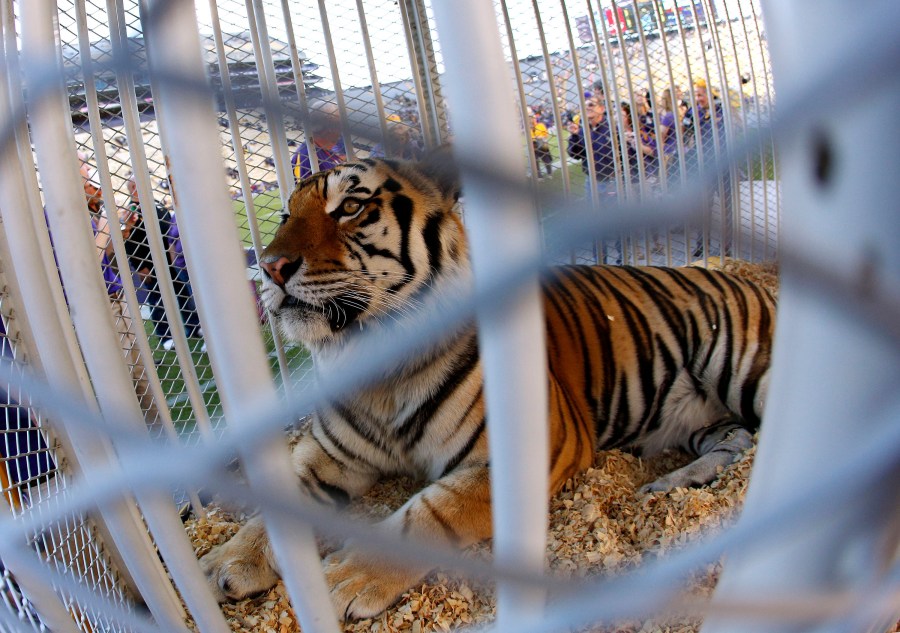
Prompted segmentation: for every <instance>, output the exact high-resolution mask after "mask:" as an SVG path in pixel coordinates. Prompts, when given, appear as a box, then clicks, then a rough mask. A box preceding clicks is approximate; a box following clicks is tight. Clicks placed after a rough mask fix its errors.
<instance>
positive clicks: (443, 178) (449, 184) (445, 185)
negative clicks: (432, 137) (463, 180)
mask: <svg viewBox="0 0 900 633" xmlns="http://www.w3.org/2000/svg"><path fill="white" fill-rule="evenodd" d="M419 171H421V172H422V174H423V175H424V176H426V177H427V178H428V179H429V180H431V181H432V182H434V183H435V184H436V185H437V186H438V188H439V189H440V190H441V194H443V195H444V197H447V198H450V199H452V200H453V201H454V202H455V201H456V200H457V199H458V198H459V194H460V178H459V166H458V165H457V164H456V159H455V158H454V157H453V148H452V147H451V146H450V145H447V144H444V145H439V146H438V147H435V148H434V149H431V150H429V151H428V152H427V153H426V154H425V156H423V157H422V159H421V160H420V161H419Z"/></svg>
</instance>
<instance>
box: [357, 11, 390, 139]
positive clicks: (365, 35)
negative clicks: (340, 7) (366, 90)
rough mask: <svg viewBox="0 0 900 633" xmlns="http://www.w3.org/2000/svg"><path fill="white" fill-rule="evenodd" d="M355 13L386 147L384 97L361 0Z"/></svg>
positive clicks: (386, 132)
mask: <svg viewBox="0 0 900 633" xmlns="http://www.w3.org/2000/svg"><path fill="white" fill-rule="evenodd" d="M356 14H357V15H358V16H359V29H360V32H361V33H362V39H363V47H364V48H365V49H366V62H367V63H368V64H369V78H370V79H371V81H372V95H373V96H374V97H375V112H376V113H377V114H378V126H379V128H380V129H381V139H382V146H383V147H384V148H385V149H387V147H388V142H387V141H388V129H387V117H386V116H385V113H384V99H382V97H381V84H380V83H379V82H378V72H377V71H376V69H375V55H374V54H373V53H372V42H371V40H370V39H369V25H368V23H367V22H366V12H365V9H364V8H363V3H362V0H356Z"/></svg>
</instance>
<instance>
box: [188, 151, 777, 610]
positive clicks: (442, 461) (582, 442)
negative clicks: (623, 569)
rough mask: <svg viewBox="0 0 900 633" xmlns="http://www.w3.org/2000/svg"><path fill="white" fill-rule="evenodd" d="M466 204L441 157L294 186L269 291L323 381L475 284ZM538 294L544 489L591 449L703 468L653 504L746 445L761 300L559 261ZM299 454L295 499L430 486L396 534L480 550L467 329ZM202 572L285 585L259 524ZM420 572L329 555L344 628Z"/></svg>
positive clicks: (481, 513)
mask: <svg viewBox="0 0 900 633" xmlns="http://www.w3.org/2000/svg"><path fill="white" fill-rule="evenodd" d="M456 191H457V188H456V182H455V174H454V173H453V170H452V169H447V168H446V167H445V166H444V165H443V164H442V163H440V162H439V161H438V160H437V159H426V160H425V161H424V162H423V163H416V164H412V163H397V162H393V161H387V160H364V161H362V162H359V163H355V164H347V165H344V166H340V167H337V168H335V169H333V170H331V171H328V172H324V173H320V174H317V175H315V176H313V177H311V178H309V179H307V180H305V181H303V182H302V183H300V184H299V186H298V187H297V188H296V190H295V191H294V193H293V195H292V196H291V198H290V203H289V213H288V214H287V215H285V216H284V222H283V224H282V226H281V228H280V229H279V231H278V232H277V234H276V235H275V237H274V238H273V240H272V242H271V243H270V244H269V246H268V247H267V248H266V250H265V251H264V253H263V254H262V256H261V264H262V266H263V268H264V270H265V272H266V275H265V281H264V284H263V289H262V298H263V301H264V302H265V305H266V307H267V308H268V310H269V313H270V314H271V315H272V316H273V317H274V318H275V319H276V320H277V322H278V324H279V326H280V328H281V330H282V332H283V333H284V335H285V336H286V337H287V338H288V339H292V340H296V341H300V342H302V343H304V344H306V345H307V346H308V347H309V348H310V350H311V351H312V354H313V355H314V357H315V358H316V361H317V365H318V366H319V368H320V370H324V371H327V368H328V367H330V366H332V365H333V363H335V362H339V361H341V360H343V361H346V360H350V361H352V360H353V350H354V345H353V341H354V338H355V337H356V336H357V335H358V333H359V332H360V331H363V332H366V331H369V332H372V331H377V329H378V328H381V327H384V326H385V324H389V323H391V322H393V321H395V320H396V319H399V318H401V317H402V316H403V315H404V314H406V313H408V312H411V311H415V310H418V309H420V308H421V307H422V306H424V305H427V304H429V303H430V302H432V301H435V300H438V301H439V300H440V296H441V292H442V288H446V287H447V286H449V285H451V284H454V283H456V282H459V281H463V282H465V280H466V279H468V277H469V261H468V256H467V247H466V240H465V236H464V233H463V227H462V223H461V221H460V219H459V217H458V215H457V214H456V213H455V212H454V210H453V207H454V203H455V196H456ZM543 291H544V311H545V315H546V323H547V342H548V352H547V353H548V360H549V380H550V383H549V399H550V410H549V423H550V438H551V447H550V450H551V453H552V454H551V469H552V471H551V486H552V490H551V492H553V491H555V490H556V489H558V488H559V487H560V486H561V485H562V484H563V482H565V481H566V479H567V478H569V477H571V476H572V475H574V474H575V473H577V472H578V471H580V470H582V469H584V468H586V467H588V466H589V465H590V464H591V461H592V459H593V456H594V454H595V452H596V450H597V449H598V448H607V447H616V446H629V447H632V448H634V449H635V450H640V451H644V452H645V453H649V452H654V451H658V450H661V449H664V448H667V447H683V448H686V449H687V450H689V451H691V452H693V453H694V454H695V455H697V459H696V460H695V461H694V462H692V463H690V464H688V465H687V466H685V467H684V468H682V469H680V470H678V471H675V472H673V473H670V474H668V475H666V476H665V477H663V478H662V479H660V480H658V481H656V482H653V483H651V484H649V485H647V486H645V490H646V491H650V492H653V491H666V490H669V489H671V488H673V487H675V486H688V485H702V484H706V483H708V482H710V481H711V480H713V479H714V478H715V477H716V474H717V470H718V469H720V468H721V467H722V466H724V465H726V464H728V463H730V462H731V461H733V460H734V459H735V457H736V456H737V455H739V454H740V452H741V451H742V450H743V449H745V448H747V447H748V446H749V445H750V441H751V433H752V431H753V429H755V428H756V427H757V425H758V424H759V418H760V413H761V411H762V407H763V401H764V398H765V393H766V387H767V382H768V376H769V358H770V350H771V344H772V334H773V327H774V309H775V308H774V302H773V300H772V297H771V296H770V295H769V294H768V293H767V292H766V291H765V290H762V289H760V288H759V287H757V286H755V285H753V284H752V283H750V282H748V281H745V280H743V279H740V278H737V277H734V276H731V275H728V274H725V273H721V272H711V271H707V270H705V269H701V268H682V269H672V268H650V267H646V268H631V267H608V266H561V267H555V268H552V269H550V270H549V271H548V272H547V274H546V277H545V279H544V282H543ZM435 297H437V299H435ZM351 326H352V327H351ZM323 368H324V369H323ZM293 461H294V466H295V469H296V473H297V476H298V478H299V480H300V482H301V483H302V486H303V488H304V489H305V490H306V491H307V492H308V494H309V495H310V497H312V498H314V499H316V500H318V501H321V502H322V503H326V504H331V503H338V502H342V501H345V500H347V499H349V498H353V497H356V496H358V495H361V494H363V493H364V492H365V491H366V490H368V489H369V488H370V487H371V486H372V485H373V484H374V483H375V482H376V480H378V479H379V478H380V477H382V476H384V475H387V474H396V473H403V474H411V475H414V476H423V477H426V478H428V479H429V480H431V481H432V482H433V483H432V484H431V485H429V486H427V487H425V488H424V489H423V490H421V491H420V492H419V493H417V494H416V495H415V496H413V497H412V498H411V499H410V500H409V501H408V502H407V503H406V504H405V505H404V506H403V507H401V508H400V509H399V510H397V511H396V512H395V513H394V514H393V515H392V516H390V517H389V518H388V519H386V520H385V522H384V527H385V528H386V529H389V530H394V531H397V532H400V533H403V534H410V535H415V536H417V537H420V538H424V539H432V540H434V541H440V542H444V543H448V542H449V543H451V544H454V545H457V546H461V547H462V546H466V545H468V544H470V543H473V542H476V541H479V540H482V539H485V538H487V537H489V536H490V534H491V520H490V498H489V497H490V489H489V477H488V449H487V434H486V425H485V406H484V400H483V393H482V373H481V366H480V361H479V356H478V348H477V343H476V333H475V329H474V326H466V327H463V328H462V329H461V330H460V331H458V332H455V333H454V334H453V336H450V337H448V338H447V339H445V340H443V341H441V342H440V343H435V344H434V345H433V346H432V347H430V348H428V349H423V350H421V353H420V354H419V355H417V356H415V357H413V358H410V359H408V360H407V361H406V362H405V363H403V364H402V365H400V366H397V367H390V368H385V370H384V380H383V381H382V382H380V383H379V384H377V385H374V386H372V387H369V388H366V389H364V390H363V391H361V392H358V393H355V394H354V395H353V396H352V397H349V398H346V399H343V400H341V401H339V402H332V403H330V404H329V405H328V406H324V407H322V408H321V409H320V410H319V411H318V412H317V414H316V415H315V417H314V420H313V422H312V425H311V430H310V431H309V432H308V433H307V434H306V435H305V436H304V437H303V439H302V440H301V441H300V443H299V444H298V445H297V447H296V448H295V449H294V452H293ZM201 563H202V564H203V567H204V570H205V571H206V573H207V576H208V577H209V579H210V583H211V585H212V586H213V588H214V590H215V591H217V592H218V595H219V597H220V599H221V600H225V599H237V598H241V597H244V596H247V595H250V594H253V593H256V592H259V591H262V590H264V589H267V588H268V587H269V586H271V585H272V584H273V583H274V582H275V581H276V579H277V573H278V565H277V561H275V560H273V558H272V555H271V552H270V548H269V547H268V543H267V541H266V537H265V533H264V530H263V527H262V524H261V523H260V521H259V520H258V519H254V520H251V521H250V522H249V523H248V524H247V525H246V526H244V527H243V528H242V529H241V530H240V531H239V532H238V534H237V535H236V536H235V537H234V538H233V539H232V540H231V541H229V542H228V543H226V544H225V545H223V546H220V547H219V548H217V549H215V550H213V551H212V552H211V553H210V554H209V555H207V556H206V557H204V558H203V559H202V561H201ZM428 571H429V570H428V569H426V568H420V569H407V568H402V569H400V568H394V567H387V566H386V565H384V564H378V563H376V562H374V561H373V560H372V559H369V558H367V557H366V556H364V555H362V554H361V553H359V552H357V551H354V550H353V549H352V548H350V547H345V548H344V549H341V550H339V551H338V552H336V553H334V554H332V555H331V556H330V557H329V558H328V559H327V560H326V576H327V580H328V582H329V584H330V587H331V591H332V598H333V601H334V604H335V607H336V609H337V610H338V613H339V614H341V615H343V617H345V618H361V617H369V616H373V615H376V614H378V613H379V612H381V611H382V610H383V609H385V608H386V607H388V606H389V605H390V604H391V603H392V602H393V601H394V600H396V599H397V597H398V596H399V595H400V594H401V593H402V592H403V591H404V590H406V589H407V588H409V587H410V586H411V585H413V584H414V583H415V582H417V581H418V580H420V579H421V577H423V576H424V575H425V574H426V573H427V572H428Z"/></svg>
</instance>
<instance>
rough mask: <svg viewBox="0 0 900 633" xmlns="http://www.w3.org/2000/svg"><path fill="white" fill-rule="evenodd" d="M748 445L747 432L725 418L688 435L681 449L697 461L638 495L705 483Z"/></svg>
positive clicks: (645, 487)
mask: <svg viewBox="0 0 900 633" xmlns="http://www.w3.org/2000/svg"><path fill="white" fill-rule="evenodd" d="M752 445H753V436H752V435H751V434H750V432H749V431H748V430H747V429H745V428H744V427H743V426H742V425H741V424H740V422H739V421H738V420H737V419H736V418H735V417H733V416H729V417H726V418H724V419H722V420H719V421H718V422H716V423H714V424H711V425H709V426H705V427H703V428H702V429H698V430H697V431H694V432H693V433H692V434H691V435H690V437H689V438H688V440H687V442H686V445H685V448H687V449H688V450H689V451H690V452H691V453H693V454H694V455H697V459H695V460H694V461H692V462H691V463H690V464H687V465H686V466H683V467H681V468H679V469H678V470H674V471H672V472H670V473H668V474H666V475H663V476H662V477H660V478H659V479H657V480H656V481H653V482H651V483H649V484H646V485H644V486H642V487H641V489H640V491H639V492H640V493H641V494H645V493H649V492H668V491H670V490H672V489H673V488H688V487H691V486H703V485H705V484H708V483H710V482H711V481H713V480H714V479H715V478H716V477H718V476H719V473H720V472H722V469H723V468H725V467H726V466H728V465H729V464H731V463H733V462H734V461H736V460H737V459H738V458H739V457H740V456H741V455H742V454H743V452H744V451H746V450H747V449H748V448H750V447H751V446H752Z"/></svg>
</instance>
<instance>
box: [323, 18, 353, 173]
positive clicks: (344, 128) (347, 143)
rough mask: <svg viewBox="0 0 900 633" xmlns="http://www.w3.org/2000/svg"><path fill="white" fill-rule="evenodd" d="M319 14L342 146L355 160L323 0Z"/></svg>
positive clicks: (345, 104) (339, 76)
mask: <svg viewBox="0 0 900 633" xmlns="http://www.w3.org/2000/svg"><path fill="white" fill-rule="evenodd" d="M319 16H320V18H321V20H322V34H323V35H324V37H325V49H326V50H327V51H328V64H329V66H330V68H331V79H332V81H334V98H335V100H337V106H338V111H339V112H340V114H341V135H342V136H343V137H344V147H345V148H346V149H347V160H351V161H352V160H356V150H355V149H353V134H352V132H351V129H350V119H349V116H348V115H347V103H346V101H344V89H343V87H342V86H341V75H340V73H339V72H338V64H337V57H336V56H335V53H334V40H332V39H331V27H330V26H329V25H328V10H327V9H326V8H325V0H319Z"/></svg>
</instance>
